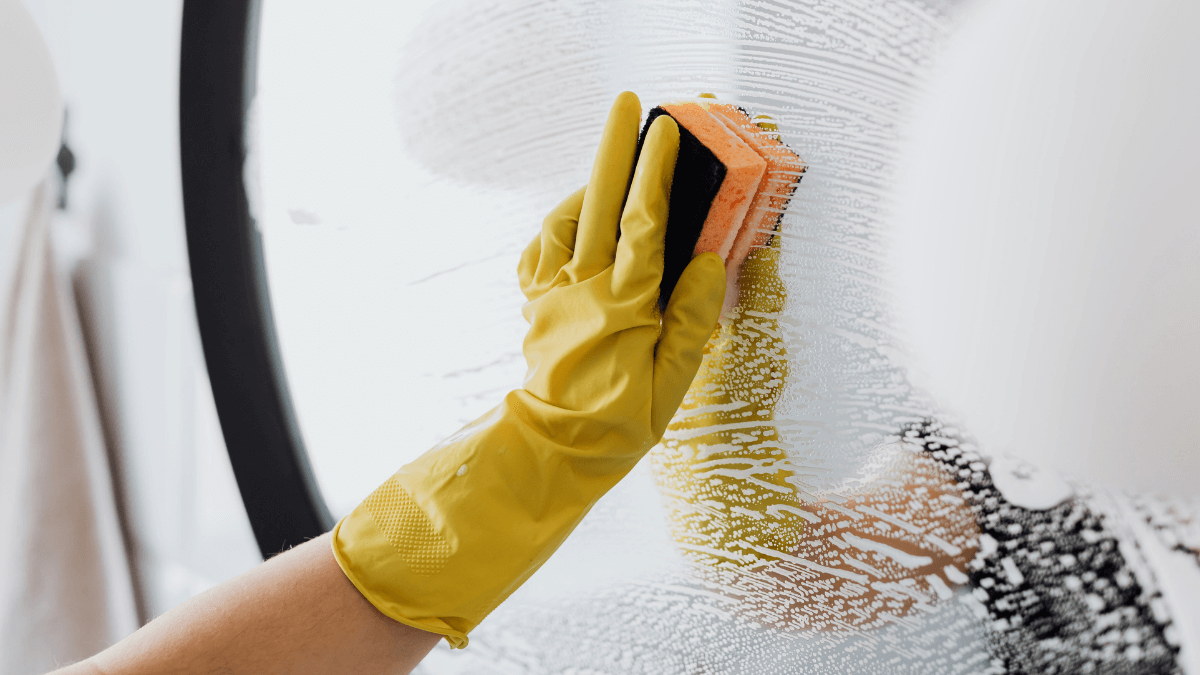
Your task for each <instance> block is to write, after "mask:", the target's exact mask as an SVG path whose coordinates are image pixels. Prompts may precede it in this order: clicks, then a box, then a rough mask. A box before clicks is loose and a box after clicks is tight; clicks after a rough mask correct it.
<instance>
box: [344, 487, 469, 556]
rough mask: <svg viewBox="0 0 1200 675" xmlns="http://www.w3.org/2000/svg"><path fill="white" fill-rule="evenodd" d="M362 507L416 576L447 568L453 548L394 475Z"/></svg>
mask: <svg viewBox="0 0 1200 675" xmlns="http://www.w3.org/2000/svg"><path fill="white" fill-rule="evenodd" d="M363 505H364V506H366V507H367V511H368V512H370V514H371V519H372V520H374V521H375V525H376V526H377V527H378V528H379V530H380V531H381V532H383V534H384V536H386V537H387V539H388V541H389V542H391V544H392V547H393V548H395V549H396V552H397V553H399V554H400V557H401V558H403V559H404V562H405V563H407V564H408V566H409V567H410V568H411V569H412V571H413V573H414V574H418V575H421V576H429V575H431V574H436V573H437V572H439V571H441V569H442V567H444V566H445V564H446V558H447V557H448V556H449V555H450V545H449V544H447V543H446V540H445V539H443V538H442V535H440V534H438V532H437V530H435V529H433V523H431V522H429V517H428V516H426V515H425V512H424V511H422V510H421V507H420V506H417V503H416V502H414V501H413V499H412V497H411V496H409V494H408V492H406V491H405V490H404V488H402V487H400V485H399V483H397V482H396V477H395V476H393V477H391V478H389V479H388V480H387V482H385V483H384V484H383V485H380V486H379V488H378V489H376V490H375V492H372V493H371V496H369V497H367V499H366V501H364V502H363Z"/></svg>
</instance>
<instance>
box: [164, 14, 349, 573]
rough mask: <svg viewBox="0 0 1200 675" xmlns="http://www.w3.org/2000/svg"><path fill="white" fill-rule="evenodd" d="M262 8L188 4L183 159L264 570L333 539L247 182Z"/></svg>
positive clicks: (221, 385)
mask: <svg viewBox="0 0 1200 675" xmlns="http://www.w3.org/2000/svg"><path fill="white" fill-rule="evenodd" d="M260 13H261V0H221V1H218V2H213V1H212V0H204V1H201V0H185V2H184V5H183V27H182V39H181V46H180V57H179V149H180V163H181V171H182V179H183V206H184V220H185V223H186V228H187V248H188V260H189V263H190V265H191V273H192V293H193V296H194V299H195V303H196V319H197V323H198V325H199V328H200V338H201V342H202V344H203V347H204V359H205V362H206V364H207V367H208V375H209V379H210V380H211V382H212V392H213V398H214V399H215V401H216V407H217V415H218V416H219V418H220V421H221V431H222V434H223V435H224V437H225V445H226V447H227V448H228V451H229V459H230V462H231V463H232V465H233V472H234V475H235V476H236V477H237V483H238V489H239V490H240V491H241V495H242V502H243V504H244V505H245V507H246V513H247V514H248V515H249V517H250V524H251V526H252V527H253V529H254V536H255V539H256V540H257V541H258V547H259V550H260V551H262V554H263V557H264V558H269V557H271V556H272V555H275V554H276V553H279V552H281V551H284V550H286V549H288V548H290V547H292V546H295V545H296V544H299V543H301V542H304V541H306V540H308V539H311V538H313V537H316V536H319V535H321V534H323V533H324V532H327V531H329V530H330V529H331V528H332V527H333V518H332V517H331V516H330V514H329V509H328V508H327V507H326V505H325V501H324V499H323V498H322V496H321V491H320V488H319V486H318V485H317V482H316V479H315V477H314V476H313V472H312V468H311V466H310V465H309V462H308V455H307V453H306V452H305V448H304V441H303V439H302V438H301V435H300V428H299V425H298V424H297V421H296V415H295V411H294V410H293V409H292V400H291V395H290V394H289V392H288V386H287V378H286V373H285V372H284V369H283V362H282V359H281V358H280V353H279V343H278V340H277V339H276V333H275V325H274V318H273V315H272V313H271V302H270V294H269V290H268V287H267V277H266V269H265V266H264V262H263V254H262V236H261V234H260V232H259V230H258V226H257V224H256V223H255V221H254V217H253V215H252V214H251V212H250V207H249V201H248V199H247V195H246V188H245V183H244V182H243V175H242V170H243V164H244V162H245V158H246V149H245V146H244V139H245V117H246V111H247V109H248V107H249V106H250V104H251V102H252V101H253V100H254V92H255V76H256V68H255V66H256V63H257V43H258V23H259V16H260Z"/></svg>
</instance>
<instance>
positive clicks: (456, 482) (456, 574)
mask: <svg viewBox="0 0 1200 675" xmlns="http://www.w3.org/2000/svg"><path fill="white" fill-rule="evenodd" d="M640 115H641V104H640V103H639V102H638V99H637V97H636V96H634V95H633V94H630V93H628V92H627V93H624V94H622V95H621V96H619V97H618V98H617V100H616V103H614V105H613V108H612V112H611V113H610V115H609V118H608V123H607V124H606V126H605V129H604V136H603V138H602V140H601V142H600V148H599V151H598V152H597V155H596V161H595V165H594V168H593V170H592V176H591V180H590V182H589V183H588V186H587V187H586V188H585V189H584V190H580V191H579V192H577V193H575V194H573V195H571V196H570V197H568V198H567V199H566V201H564V202H563V203H562V204H560V205H559V206H558V207H557V208H555V210H554V211H553V212H552V213H551V214H550V215H549V216H547V218H546V220H545V222H544V224H543V227H542V233H541V236H540V237H538V238H537V239H535V240H534V241H533V242H532V243H531V244H530V245H529V247H528V248H527V249H526V251H525V253H524V255H523V256H522V258H521V263H520V266H519V268H518V273H519V276H520V281H521V289H522V290H523V291H524V293H525V295H526V297H527V298H528V299H529V302H528V303H527V304H526V305H525V307H524V310H523V313H524V316H525V318H526V319H527V320H528V321H529V324H530V327H529V334H528V335H527V336H526V338H525V345H524V351H525V359H526V362H527V364H528V372H527V375H526V378H525V384H524V387H523V388H521V389H516V390H513V391H511V392H509V394H508V395H507V396H505V397H504V401H503V403H501V404H500V405H499V406H498V407H496V408H495V409H493V410H492V411H491V412H489V413H488V414H486V415H484V416H483V417H481V418H479V419H478V420H476V421H475V422H473V423H471V424H470V425H468V426H467V427H465V428H464V429H462V430H461V431H459V432H458V433H456V434H455V435H453V436H451V437H450V438H448V439H446V440H445V441H443V442H442V443H441V444H439V445H438V446H437V447H435V448H433V449H432V450H430V451H429V452H427V453H425V454H424V455H422V456H421V457H420V458H419V459H417V460H416V461H414V462H413V463H411V464H409V465H407V466H405V467H403V468H401V469H400V471H398V472H397V473H396V474H395V475H393V476H392V477H391V478H390V479H389V480H388V481H387V482H386V483H384V484H383V485H382V486H381V487H380V488H379V489H378V490H376V491H375V492H374V493H373V494H372V495H371V496H370V497H368V498H367V499H366V500H365V501H363V503H362V504H360V505H359V506H358V507H357V508H356V509H355V510H354V511H353V512H352V513H351V514H350V515H349V516H346V518H345V519H343V520H342V521H341V522H340V523H338V525H337V527H336V528H335V529H334V532H333V549H334V554H335V555H336V557H337V560H338V563H339V564H340V565H341V567H342V570H343V571H345V573H346V576H347V577H349V578H350V581H351V582H353V583H354V585H355V586H356V587H357V588H358V589H359V591H361V592H362V594H363V595H364V596H365V597H366V598H367V600H369V601H370V602H371V604H373V605H374V606H375V607H377V608H378V609H379V610H380V611H381V612H383V613H384V614H386V615H388V616H390V617H392V618H393V619H395V620H397V621H400V622H401V623H405V624H408V625H410V626H414V627H416V628H420V629H422V630H426V631H430V632H433V633H439V634H441V635H445V636H446V639H447V641H448V642H449V643H450V645H451V646H453V647H463V646H465V645H466V644H467V637H466V636H467V633H468V632H470V631H471V629H473V628H474V627H475V626H476V625H477V624H478V623H479V622H480V621H482V620H483V618H484V617H485V616H487V615H488V613H489V612H491V611H492V610H493V609H494V608H495V607H496V606H497V605H499V604H500V603H501V602H502V601H503V600H504V599H505V598H507V597H508V596H509V594H511V593H512V592H513V591H514V590H516V588H517V587H518V586H520V585H521V584H522V583H523V582H524V581H525V580H526V579H528V578H529V576H530V575H531V574H533V573H534V572H535V571H536V570H537V569H538V568H539V567H540V566H541V565H542V563H543V562H545V561H546V559H547V558H549V557H550V555H551V554H552V553H553V552H554V551H555V550H556V549H557V548H558V546H559V545H560V544H561V543H562V542H563V540H564V539H565V538H566V537H567V535H568V534H570V532H571V530H573V529H574V528H575V526H576V525H577V524H578V523H579V521H580V520H581V519H582V518H583V517H584V515H585V514H587V512H588V510H589V509H590V508H591V507H592V505H593V504H595V503H596V500H597V499H599V498H600V497H601V496H602V495H603V494H604V493H605V492H607V491H608V490H609V489H610V488H611V487H612V486H613V485H615V484H616V483H617V481H619V480H620V479H621V478H622V477H623V476H624V475H625V474H626V473H628V471H629V470H630V469H631V468H633V466H634V464H636V463H637V462H638V460H640V459H641V458H642V456H643V455H645V453H646V452H647V451H648V450H649V449H650V448H651V447H652V446H653V445H654V444H655V443H656V442H658V440H659V438H660V437H661V436H662V433H663V430H664V429H665V428H666V426H667V423H668V422H669V421H670V419H671V417H672V415H674V413H675V411H676V409H677V408H678V407H679V404H680V402H681V401H682V400H683V397H684V394H685V393H686V392H687V389H688V386H689V385H690V384H691V381H692V378H693V377H694V376H695V374H696V369H697V368H698V367H699V365H700V360H701V358H702V350H703V348H704V344H705V342H706V341H707V340H708V338H709V336H710V335H711V334H712V332H713V329H714V327H715V326H716V323H717V318H718V315H719V313H720V309H721V303H722V301H723V299H724V293H725V269H724V265H723V263H722V261H721V259H720V258H719V257H717V256H716V255H713V254H704V255H701V256H698V257H696V258H695V259H694V260H693V261H692V262H691V264H690V265H689V266H688V267H687V269H686V270H685V271H684V273H683V276H682V277H681V279H680V281H679V284H678V286H676V288H675V290H674V293H673V294H672V297H671V301H670V304H669V305H668V306H667V309H666V312H665V313H664V314H663V315H662V316H661V317H660V316H659V313H658V310H657V301H658V285H659V281H660V278H661V276H662V268H663V236H664V232H665V229H666V221H667V204H668V202H669V197H670V191H671V179H672V176H673V173H674V166H675V158H676V154H677V152H678V147H679V129H678V127H676V126H675V122H674V121H673V120H671V119H670V118H669V117H667V116H665V115H664V116H663V117H661V118H659V119H658V120H657V121H655V123H654V124H653V125H652V127H651V129H650V131H649V134H648V135H647V138H646V141H645V145H644V147H643V150H642V153H641V158H640V159H639V160H638V164H637V170H636V172H634V176H633V181H632V184H630V182H629V175H630V173H631V171H632V169H633V162H634V155H635V152H636V148H637V136H638V129H639V126H638V122H639V117H640ZM627 189H628V199H626V190H627ZM618 228H619V230H620V241H619V243H618Z"/></svg>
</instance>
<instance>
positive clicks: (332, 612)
mask: <svg viewBox="0 0 1200 675" xmlns="http://www.w3.org/2000/svg"><path fill="white" fill-rule="evenodd" d="M440 637H441V636H439V635H435V634H433V633H426V632H424V631H421V630H417V629H415V628H411V627H409V626H405V625H404V624H402V623H398V622H396V621H393V620H391V619H389V618H387V617H386V616H384V615H383V614H380V613H379V611H378V610H376V609H375V608H374V607H372V606H371V604H370V603H369V602H367V601H366V600H364V599H363V597H362V595H361V594H359V592H358V591H357V590H356V589H355V588H354V586H353V585H351V584H350V582H349V581H348V580H347V579H346V575H345V574H343V573H342V570H341V569H340V568H339V567H338V564H337V562H336V561H335V560H334V558H333V552H332V550H331V549H330V545H329V535H323V536H321V537H318V538H316V539H313V540H311V541H309V542H306V543H304V544H301V545H299V546H297V547H295V548H293V549H291V550H290V551H287V552H285V553H282V554H280V555H278V556H275V557H274V558H272V559H270V560H268V561H267V562H265V563H263V564H261V565H259V566H258V567H255V568H254V569H252V570H250V571H248V572H246V573H244V574H242V575H241V576H238V577H236V578H234V579H232V580H230V581H227V582H225V583H223V584H221V585H219V586H217V587H215V588H212V589H210V590H208V591H205V592H204V593H201V594H200V595H198V596H196V597H194V598H192V599H190V600H188V601H187V602H184V603H182V604H180V605H179V606H177V607H175V608H173V609H171V610H170V611H168V612H167V613H165V614H163V615H162V616H160V617H158V618H156V619H155V620H153V621H151V622H150V623H148V624H146V625H145V626H143V627H142V628H141V629H140V630H138V631H137V632H135V633H134V634H132V635H130V636H129V637H127V638H125V639H124V640H122V641H121V642H118V643H117V644H115V645H113V646H112V647H110V648H108V649H106V650H105V651H103V652H101V653H99V654H97V655H96V656H93V657H92V658H90V659H87V660H86V661H83V662H81V663H78V664H75V665H73V666H70V667H67V668H64V669H62V670H59V671H56V672H55V673H53V674H52V675H143V674H146V675H150V674H154V675H170V674H180V675H182V674H184V673H197V674H200V673H203V674H205V675H208V674H209V673H220V674H221V675H241V674H242V673H246V674H248V675H249V674H253V675H270V674H272V673H280V674H282V673H289V674H295V675H302V674H304V673H314V674H317V673H336V672H344V673H356V674H362V675H372V674H376V673H378V674H380V675H383V674H385V673H386V674H388V675H392V674H400V673H408V672H410V671H411V670H412V669H413V668H414V667H415V666H416V665H417V663H419V662H420V661H421V659H422V658H423V657H424V656H425V655H426V654H427V653H428V652H429V650H430V649H432V648H433V646H434V645H435V644H437V641H438V639H440Z"/></svg>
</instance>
